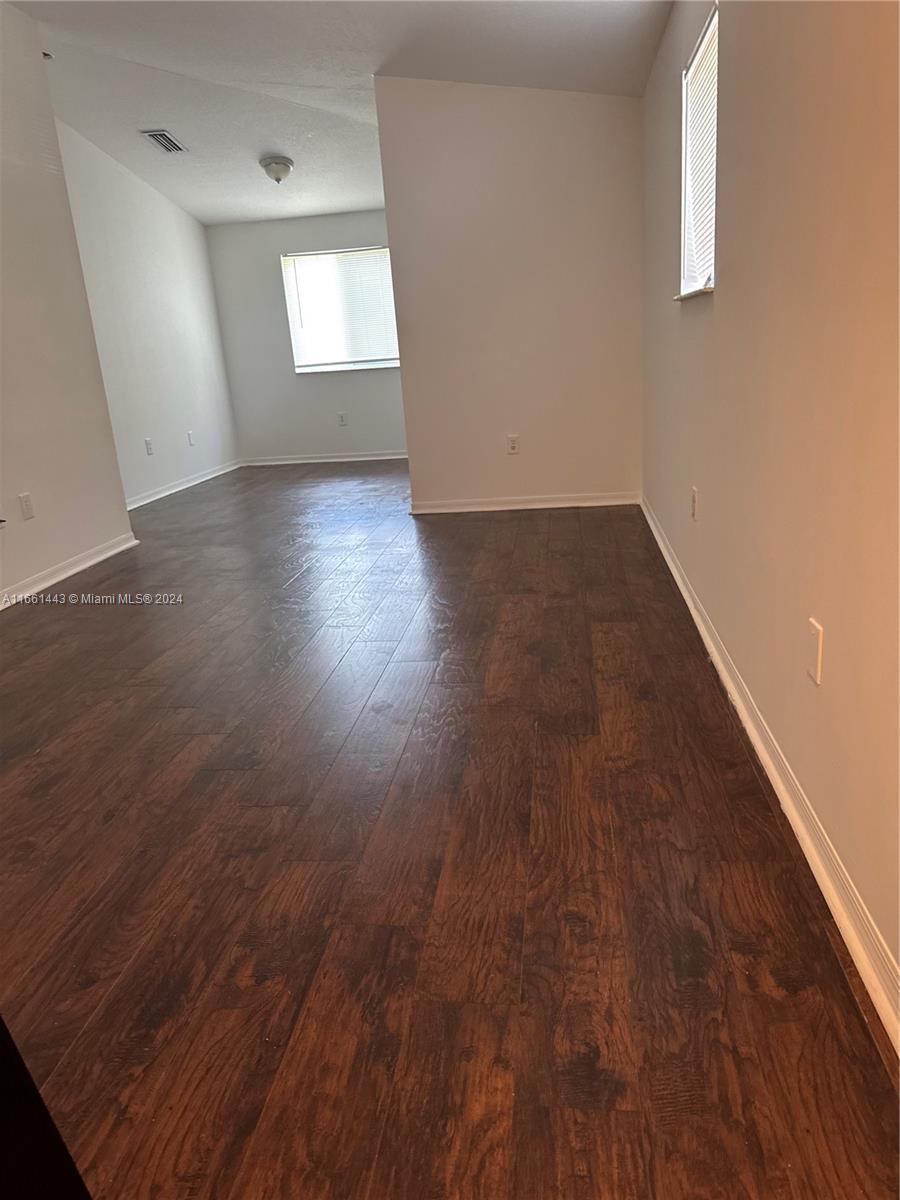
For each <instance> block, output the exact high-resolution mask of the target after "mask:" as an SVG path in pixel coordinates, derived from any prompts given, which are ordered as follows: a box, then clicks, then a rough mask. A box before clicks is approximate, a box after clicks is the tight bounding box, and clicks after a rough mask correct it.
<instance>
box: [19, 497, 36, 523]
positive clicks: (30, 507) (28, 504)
mask: <svg viewBox="0 0 900 1200" xmlns="http://www.w3.org/2000/svg"><path fill="white" fill-rule="evenodd" d="M19 508H20V509H21V510H22V520H23V521H30V520H31V519H32V517H33V516H34V504H33V503H32V499H31V492H20V493H19Z"/></svg>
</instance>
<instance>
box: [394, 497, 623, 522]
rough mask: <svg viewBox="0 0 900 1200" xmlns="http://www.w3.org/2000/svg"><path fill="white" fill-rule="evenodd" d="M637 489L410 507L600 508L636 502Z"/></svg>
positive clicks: (421, 512) (417, 510) (419, 510)
mask: <svg viewBox="0 0 900 1200" xmlns="http://www.w3.org/2000/svg"><path fill="white" fill-rule="evenodd" d="M640 502H641V493H640V492H584V493H574V494H572V495H571V496H494V497H491V498H489V499H484V500H419V501H415V502H413V504H412V505H411V506H410V510H409V511H410V512H411V513H412V515H413V516H414V517H416V516H425V515H426V514H428V513H461V512H507V511H511V510H516V509H525V508H603V507H605V506H606V505H612V504H640Z"/></svg>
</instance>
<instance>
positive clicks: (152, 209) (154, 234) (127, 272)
mask: <svg viewBox="0 0 900 1200" xmlns="http://www.w3.org/2000/svg"><path fill="white" fill-rule="evenodd" d="M58 134H59V142H60V149H61V150H62V156H63V164H64V166H65V172H66V183H67V184H68V189H69V199H70V202H71V205H72V217H73V219H74V222H75V232H76V235H77V237H78V247H79V250H80V251H81V262H82V266H83V269H84V279H85V284H86V286H87V293H88V300H89V301H90V306H91V316H92V317H93V322H94V333H95V335H96V338H97V350H98V352H99V355H100V365H101V367H102V369H103V380H104V383H105V384H106V395H107V399H108V401H109V411H110V416H111V417H112V425H113V431H114V433H115V439H116V449H117V451H118V455H119V466H120V468H121V471H122V482H123V484H124V486H125V494H126V496H127V497H128V501H129V503H130V504H131V503H134V502H135V501H140V500H147V499H152V498H153V497H154V496H156V495H162V494H164V493H165V492H166V491H168V490H171V489H172V488H173V487H177V486H178V485H179V484H182V483H184V482H186V481H189V480H191V479H197V478H204V477H208V476H209V475H210V474H212V473H215V471H216V470H217V468H221V467H223V466H226V465H227V464H229V463H233V462H234V460H235V459H236V458H237V449H236V444H235V427H234V418H233V415H232V411H231V403H230V401H229V398H228V382H227V379H226V376H225V363H224V359H223V356H222V342H221V338H220V335H219V323H218V317H217V315H216V303H215V296H214V293H213V286H212V275H211V272H210V267H209V256H208V254H207V250H206V238H205V236H204V232H203V226H202V225H201V224H200V223H199V221H196V220H195V219H194V218H193V217H191V216H189V215H188V214H187V213H185V212H183V211H182V209H180V208H178V207H177V206H176V205H174V204H173V203H172V202H171V200H167V199H166V197H165V196H163V195H161V194H160V193H159V192H157V191H156V190H155V189H154V188H152V187H150V186H149V184H146V183H144V182H143V180H141V179H138V178H137V176H136V175H134V174H132V172H131V171H129V170H127V168H125V167H123V166H121V164H119V163H117V162H116V161H115V160H114V159H112V158H110V157H109V156H108V155H107V154H104V153H103V151H102V150H98V148H97V147H96V146H95V145H93V143H91V142H89V141H87V140H86V139H85V138H83V137H82V136H81V135H80V134H78V133H76V132H75V130H73V129H70V128H69V127H68V126H67V125H64V124H62V123H61V122H60V123H58ZM188 430H191V431H192V433H193V435H194V445H193V446H191V445H190V444H189V443H188V436H187V433H188ZM145 438H150V439H151V440H152V442H153V454H152V455H148V454H147V453H146V450H145V448H144V439H145Z"/></svg>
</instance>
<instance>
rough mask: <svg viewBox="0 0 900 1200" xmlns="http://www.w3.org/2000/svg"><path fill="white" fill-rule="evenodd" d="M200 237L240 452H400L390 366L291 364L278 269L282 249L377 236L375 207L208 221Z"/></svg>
mask: <svg viewBox="0 0 900 1200" xmlns="http://www.w3.org/2000/svg"><path fill="white" fill-rule="evenodd" d="M270 186H274V185H270ZM207 239H208V243H209V252H210V258H211V261H212V269H213V276H214V278H215V285H216V295H217V298H218V308H219V317H220V321H221V327H222V340H223V342H224V345H225V358H226V362H227V364H228V378H229V382H230V385H231V396H232V401H233V403H234V409H235V415H236V418H237V425H238V438H239V442H240V447H241V453H242V455H243V457H244V458H245V459H248V460H250V461H254V460H265V459H290V458H305V457H309V458H319V457H322V458H331V457H334V458H340V457H360V458H365V457H367V456H370V455H377V454H404V453H405V451H406V440H405V435H404V428H403V405H402V401H401V396H400V372H399V371H398V370H397V369H396V368H389V367H388V368H381V369H378V370H372V371H334V372H321V373H311V374H300V375H297V374H295V373H294V360H293V354H292V351H291V336H290V331H289V328H288V319H287V312H286V309H285V304H284V288H283V286H282V277H281V255H282V254H290V253H299V252H303V251H314V250H345V249H352V248H354V247H359V246H383V245H385V244H386V241H387V233H386V230H385V225H384V213H383V212H365V213H347V214H341V215H337V216H326V217H299V218H296V219H292V220H285V221H250V222H240V223H237V224H233V225H231V224H230V225H212V226H210V227H209V228H208V229H207ZM339 413H345V414H346V425H343V426H342V425H340V424H339V421H338V414H339Z"/></svg>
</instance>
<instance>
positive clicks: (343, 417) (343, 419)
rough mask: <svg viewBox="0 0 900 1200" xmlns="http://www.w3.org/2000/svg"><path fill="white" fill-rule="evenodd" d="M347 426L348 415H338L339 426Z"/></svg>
mask: <svg viewBox="0 0 900 1200" xmlns="http://www.w3.org/2000/svg"><path fill="white" fill-rule="evenodd" d="M346 424H347V414H346V413H338V425H346Z"/></svg>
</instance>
